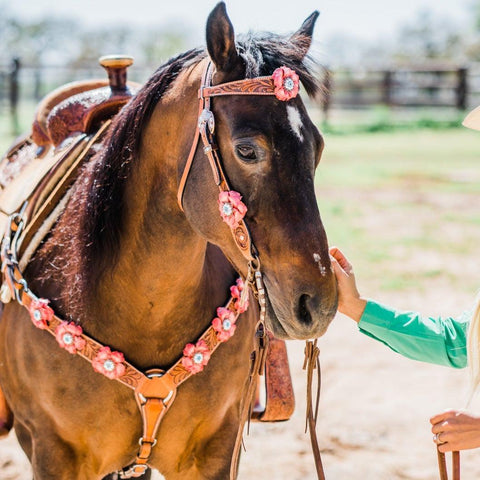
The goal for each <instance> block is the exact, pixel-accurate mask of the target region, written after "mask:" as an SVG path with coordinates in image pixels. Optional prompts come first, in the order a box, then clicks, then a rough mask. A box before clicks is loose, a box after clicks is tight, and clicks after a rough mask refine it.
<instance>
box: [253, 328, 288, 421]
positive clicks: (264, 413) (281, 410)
mask: <svg viewBox="0 0 480 480" xmlns="http://www.w3.org/2000/svg"><path fill="white" fill-rule="evenodd" d="M267 335H268V350H267V354H266V355H267V357H266V361H265V390H266V391H265V396H266V402H265V406H263V405H261V404H260V402H259V401H258V397H257V399H256V404H255V406H254V408H253V412H252V420H253V421H259V422H279V421H284V420H288V419H289V418H290V417H291V416H292V414H293V412H294V410H295V395H294V393H293V387H292V378H291V375H290V368H289V365H288V356H287V347H286V345H285V341H284V340H279V339H278V338H275V337H274V336H273V334H272V333H271V332H269V331H267ZM257 395H258V392H257Z"/></svg>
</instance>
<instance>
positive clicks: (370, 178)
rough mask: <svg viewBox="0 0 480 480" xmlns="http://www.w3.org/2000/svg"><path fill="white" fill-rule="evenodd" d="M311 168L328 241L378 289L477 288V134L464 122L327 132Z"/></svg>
mask: <svg viewBox="0 0 480 480" xmlns="http://www.w3.org/2000/svg"><path fill="white" fill-rule="evenodd" d="M325 137H326V138H325V140H326V148H325V151H324V154H323V158H322V161H321V163H320V167H319V169H318V171H317V178H316V187H317V196H318V202H319V207H320V211H321V215H322V219H323V221H324V225H325V228H326V230H327V234H328V237H329V241H330V244H335V245H338V246H340V247H342V248H343V249H344V250H345V251H346V252H348V253H349V254H350V256H351V257H352V259H353V260H354V264H355V268H356V270H357V272H358V274H359V276H360V277H361V278H363V280H364V282H366V283H368V284H369V285H370V286H371V288H372V289H373V290H374V291H375V290H379V291H381V290H385V291H390V290H395V291H397V290H402V291H408V290H416V291H418V290H424V289H427V288H432V285H437V284H438V285H440V284H442V285H446V284H447V285H450V286H451V287H452V288H462V289H467V290H471V291H472V292H474V291H475V290H476V288H477V287H478V283H479V278H478V275H474V274H473V275H472V272H474V273H476V269H474V268H473V267H471V265H472V262H475V260H474V259H476V258H478V254H479V247H478V243H479V241H478V240H479V239H480V208H479V203H480V202H479V199H480V162H479V160H480V133H478V132H473V131H470V130H467V129H447V130H425V129H423V130H422V129H419V130H417V131H399V132H388V133H375V134H365V133H364V134H352V135H341V136H340V135H329V134H326V135H325Z"/></svg>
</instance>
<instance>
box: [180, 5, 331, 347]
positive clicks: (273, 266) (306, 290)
mask: <svg viewBox="0 0 480 480" xmlns="http://www.w3.org/2000/svg"><path fill="white" fill-rule="evenodd" d="M317 16H318V13H317V12H315V13H314V14H312V15H311V16H310V17H309V18H307V20H306V21H305V22H304V23H303V25H302V26H301V28H300V29H299V30H298V31H297V32H296V33H295V34H293V35H292V36H290V37H280V36H273V35H270V34H268V35H262V36H258V37H256V36H248V37H245V38H243V39H240V40H239V41H238V42H236V40H235V36H234V30H233V27H232V24H231V22H230V20H229V18H228V16H227V14H226V11H225V5H224V4H223V3H219V4H218V5H217V7H216V8H215V9H214V10H213V11H212V13H211V14H210V16H209V18H208V22H207V48H208V53H209V56H210V59H211V60H212V62H213V64H214V67H215V73H214V75H213V85H219V84H223V83H225V82H231V81H236V80H239V79H245V78H255V77H259V76H264V75H271V74H272V73H273V71H274V70H275V69H277V68H278V67H281V66H286V67H289V68H290V69H291V70H294V71H295V72H296V73H297V74H298V76H299V77H300V81H301V82H302V84H303V86H304V88H305V89H306V90H307V92H308V93H311V94H313V93H315V90H316V88H317V84H316V81H315V78H314V76H313V74H312V73H311V71H310V70H309V69H308V67H307V62H308V57H307V51H308V49H309V47H310V44H311V40H312V33H313V27H314V24H315V20H316V18H317ZM211 110H212V112H213V113H214V116H215V140H216V142H217V144H218V148H219V150H218V152H219V156H220V158H221V162H222V164H223V168H224V170H225V174H226V177H227V178H228V182H229V183H230V186H231V188H232V189H233V190H235V191H237V192H240V193H241V195H242V197H243V202H244V203H245V204H246V206H247V208H248V211H247V213H246V216H245V222H246V224H247V225H248V228H249V230H250V232H251V236H252V239H253V242H254V244H255V247H256V250H257V252H258V258H259V261H260V263H261V271H262V273H263V275H264V282H265V287H266V291H267V295H268V300H267V326H268V327H269V328H270V329H271V330H272V331H273V332H274V333H275V335H276V336H277V337H281V338H297V339H306V338H312V337H318V336H320V335H322V334H323V333H324V332H325V330H326V328H327V326H328V324H329V322H330V321H331V320H332V318H333V316H334V314H335V311H336V305H337V294H336V283H335V278H334V275H333V273H332V270H331V264H330V258H329V254H328V244H327V238H326V235H325V231H324V228H323V225H322V221H321V219H320V213H319V210H318V207H317V201H316V198H315V187H314V174H315V169H316V167H317V165H318V163H319V161H320V156H321V153H322V149H323V140H322V137H321V135H320V133H319V132H318V130H317V128H316V127H315V125H314V124H313V123H312V121H311V120H310V118H309V116H308V114H307V111H306V109H305V106H304V104H303V102H302V100H301V98H300V96H295V97H294V98H291V99H289V100H288V101H281V100H279V99H278V98H277V97H275V96H274V95H266V96H260V95H248V94H247V95H228V96H225V97H222V96H219V97H215V98H212V99H211ZM217 199H218V188H217V187H216V185H215V183H214V182H213V180H212V171H211V168H210V167H209V166H208V162H207V161H206V157H205V154H204V151H203V149H202V148H197V151H196V155H195V161H194V162H193V165H192V171H191V175H190V177H189V180H188V182H187V184H186V187H185V190H184V197H183V206H184V210H185V214H186V216H187V218H188V219H189V221H190V223H191V224H192V225H193V226H194V228H195V229H196V230H197V231H199V232H200V233H201V234H202V235H203V236H204V237H205V238H206V239H207V240H208V241H210V242H212V243H214V244H216V245H218V246H219V247H220V248H221V249H222V251H223V252H224V254H225V255H226V256H227V257H228V258H229V259H230V261H231V262H232V263H233V265H234V266H235V268H236V269H237V270H239V271H240V272H242V273H243V274H245V273H246V260H245V258H244V257H243V256H242V254H241V253H240V252H239V250H238V248H237V247H236V245H235V243H234V241H233V237H232V235H231V233H230V231H229V229H228V227H227V226H226V225H225V224H224V223H222V221H221V218H220V215H219V212H218V203H217Z"/></svg>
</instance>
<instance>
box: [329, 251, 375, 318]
mask: <svg viewBox="0 0 480 480" xmlns="http://www.w3.org/2000/svg"><path fill="white" fill-rule="evenodd" d="M330 259H331V261H332V265H333V271H334V272H335V276H336V278H337V284H338V311H339V312H341V313H343V314H344V315H347V316H348V317H350V318H352V319H353V320H355V321H356V322H357V323H358V322H359V321H360V318H361V317H362V314H363V311H364V310H365V305H366V304H367V302H366V300H364V299H363V298H362V297H361V296H360V294H359V293H358V289H357V284H356V281H355V274H354V273H353V267H352V264H351V263H350V262H349V261H348V259H347V257H346V256H345V255H344V254H343V252H342V251H341V250H339V249H338V248H337V247H331V248H330Z"/></svg>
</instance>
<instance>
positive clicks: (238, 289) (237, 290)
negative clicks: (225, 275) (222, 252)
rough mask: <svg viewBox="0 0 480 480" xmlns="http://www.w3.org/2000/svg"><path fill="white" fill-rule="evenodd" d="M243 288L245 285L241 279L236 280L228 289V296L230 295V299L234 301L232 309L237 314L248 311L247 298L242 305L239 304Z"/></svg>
mask: <svg viewBox="0 0 480 480" xmlns="http://www.w3.org/2000/svg"><path fill="white" fill-rule="evenodd" d="M244 288H245V284H244V283H243V280H242V279H241V278H237V283H236V284H235V285H232V286H231V287H230V295H232V298H233V300H234V303H233V308H234V309H235V310H236V312H237V313H243V312H246V311H247V309H248V296H247V297H246V298H245V301H244V303H243V305H242V303H241V298H242V292H243V289H244Z"/></svg>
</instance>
